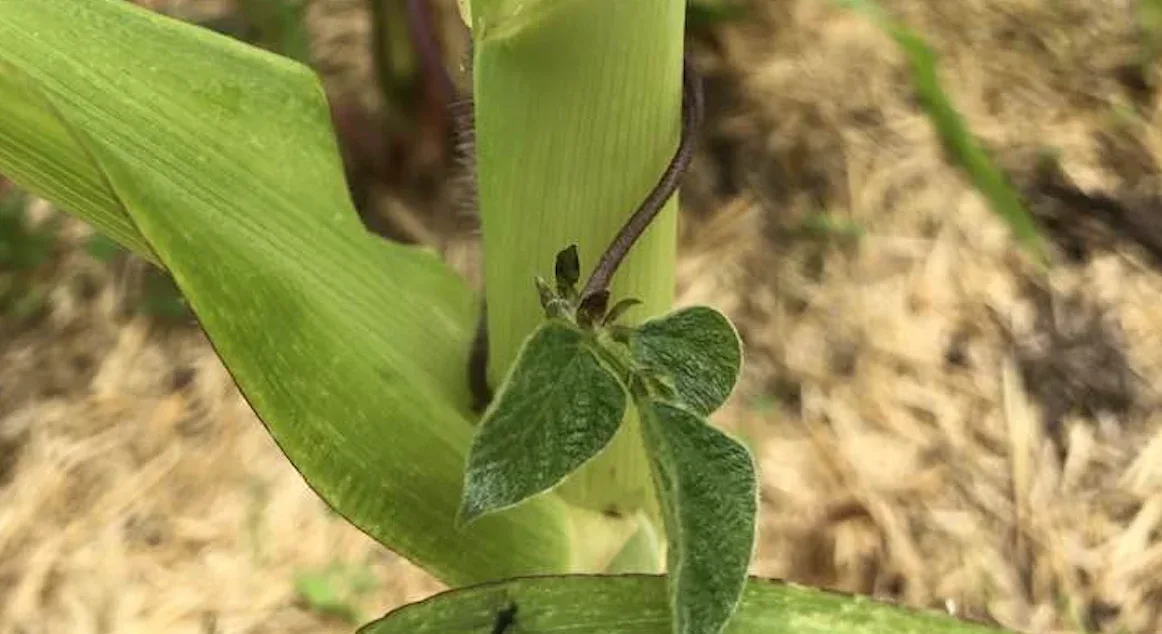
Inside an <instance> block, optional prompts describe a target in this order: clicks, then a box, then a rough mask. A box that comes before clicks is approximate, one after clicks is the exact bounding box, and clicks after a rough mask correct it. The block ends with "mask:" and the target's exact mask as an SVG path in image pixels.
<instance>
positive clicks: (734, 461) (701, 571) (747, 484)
mask: <svg viewBox="0 0 1162 634" xmlns="http://www.w3.org/2000/svg"><path fill="white" fill-rule="evenodd" d="M637 406H638V413H639V415H640V417H641V420H642V434H643V436H644V437H645V440H646V446H647V447H648V448H649V454H650V463H651V467H652V471H653V475H654V483H655V485H656V487H657V490H658V497H659V500H660V502H661V507H662V517H663V519H664V521H665V526H666V537H667V538H668V539H669V550H668V554H667V571H668V580H669V588H670V605H671V608H672V610H673V615H674V629H673V631H674V632H675V633H676V634H717V633H718V632H721V631H722V628H723V627H724V626H725V625H726V623H727V621H728V620H729V619H730V617H731V614H732V613H733V612H734V609H735V607H736V606H737V605H738V601H739V597H740V596H741V595H742V590H743V586H745V585H746V571H747V567H748V566H749V565H750V558H751V555H752V553H753V552H754V542H755V513H756V511H757V509H758V498H757V489H756V485H755V468H754V461H753V460H752V459H751V456H750V453H749V452H748V451H747V450H746V448H745V447H743V446H742V445H740V444H739V443H737V442H735V441H734V440H733V439H731V438H730V437H729V436H727V435H726V434H723V433H722V432H720V431H718V430H717V429H715V428H714V427H712V426H710V425H709V424H707V422H706V420H705V419H703V418H702V417H700V416H697V415H696V414H694V413H692V412H690V411H689V410H686V409H683V408H680V407H675V406H673V405H670V404H668V403H662V402H658V401H648V400H645V399H641V400H639V401H638V403H637Z"/></svg>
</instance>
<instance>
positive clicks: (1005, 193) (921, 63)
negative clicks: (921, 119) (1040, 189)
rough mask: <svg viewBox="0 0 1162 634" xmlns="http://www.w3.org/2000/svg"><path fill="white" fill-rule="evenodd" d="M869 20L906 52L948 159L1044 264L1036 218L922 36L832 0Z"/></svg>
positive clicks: (855, 0)
mask: <svg viewBox="0 0 1162 634" xmlns="http://www.w3.org/2000/svg"><path fill="white" fill-rule="evenodd" d="M832 2H834V3H835V4H837V5H839V6H842V7H846V8H849V9H852V10H855V11H858V12H860V13H862V14H864V15H866V16H868V17H869V18H870V19H871V20H872V21H873V22H875V23H876V24H877V25H878V26H879V27H880V28H882V29H883V30H884V32H885V33H887V34H888V35H889V36H890V37H891V38H892V39H893V40H895V41H896V44H897V45H898V46H899V47H900V49H901V50H902V51H903V52H904V54H905V55H906V56H907V58H908V62H909V64H910V65H911V67H912V85H913V87H914V88H915V90H916V95H917V96H918V97H919V99H920V103H921V105H922V106H923V108H924V111H925V112H926V113H927V115H928V119H929V120H930V121H931V122H932V125H933V127H934V128H935V129H936V133H937V134H938V135H939V136H940V140H941V142H942V143H943V144H944V148H945V151H946V152H947V154H948V156H949V158H950V159H951V160H952V161H953V162H954V163H955V164H956V165H957V166H959V167H960V168H961V169H962V170H964V172H965V174H967V175H968V177H969V179H970V180H971V181H972V183H973V185H974V186H975V187H976V189H977V190H978V191H979V192H980V193H981V194H983V195H984V197H985V199H986V200H987V201H988V202H989V206H990V207H991V208H992V210H993V212H994V213H996V214H997V215H998V216H1000V218H1001V219H1002V220H1003V221H1004V222H1005V223H1006V224H1007V225H1008V226H1009V230H1010V231H1011V232H1012V233H1013V236H1014V237H1016V239H1017V241H1018V243H1020V245H1021V246H1022V247H1023V248H1024V249H1025V250H1026V251H1028V252H1029V253H1030V254H1032V255H1033V256H1034V257H1036V258H1037V259H1038V261H1040V262H1042V263H1044V262H1045V260H1046V254H1045V250H1044V245H1043V244H1042V242H1041V235H1040V233H1039V231H1038V228H1037V223H1036V221H1034V219H1033V216H1032V214H1030V213H1029V211H1028V210H1027V209H1025V205H1024V202H1023V201H1022V200H1021V196H1020V194H1018V193H1017V190H1016V189H1015V188H1014V187H1013V186H1012V184H1011V183H1009V181H1008V179H1007V178H1006V176H1005V174H1004V173H1003V172H1002V171H1001V170H1000V169H999V168H998V167H997V166H996V164H995V163H994V162H993V160H992V158H991V157H990V156H989V154H988V152H986V151H985V150H984V148H983V147H981V145H980V143H979V142H978V141H977V140H976V137H975V136H973V134H972V131H971V130H969V128H968V124H967V123H966V122H965V120H964V117H963V116H962V115H961V114H960V111H958V110H957V109H956V106H955V105H954V104H953V103H952V100H951V99H950V98H949V97H948V94H947V93H946V92H945V91H944V88H943V86H942V85H941V83H940V75H939V72H938V69H937V67H936V53H935V52H934V51H933V50H932V48H931V47H930V46H928V44H927V42H925V41H924V38H922V37H921V36H920V35H919V34H917V33H915V32H914V31H912V30H910V29H908V28H906V27H904V26H903V25H901V24H898V23H896V22H895V21H893V20H892V19H891V18H890V17H889V16H888V14H887V13H886V12H885V11H884V10H883V9H882V8H881V7H880V6H879V5H878V4H876V3H875V2H874V0H832Z"/></svg>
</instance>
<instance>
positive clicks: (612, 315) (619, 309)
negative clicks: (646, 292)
mask: <svg viewBox="0 0 1162 634" xmlns="http://www.w3.org/2000/svg"><path fill="white" fill-rule="evenodd" d="M641 303H642V300H640V299H636V298H633V297H627V298H626V299H623V300H621V301H619V302H617V303H616V304H614V305H613V308H610V309H609V312H607V313H605V321H604V325H606V326H612V325H614V324H616V323H617V320H618V319H621V316H622V315H624V314H625V311H627V310H629V309H631V308H633V307H634V306H637V305H638V304H641Z"/></svg>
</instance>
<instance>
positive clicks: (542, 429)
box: [459, 319, 626, 522]
mask: <svg viewBox="0 0 1162 634" xmlns="http://www.w3.org/2000/svg"><path fill="white" fill-rule="evenodd" d="M596 345H597V344H596V342H594V341H593V340H592V339H591V335H589V334H587V333H584V332H582V331H580V330H578V329H577V328H576V327H574V326H573V325H571V324H569V323H567V322H565V321H564V320H560V319H551V320H549V321H546V322H545V323H544V324H542V325H541V326H540V327H538V328H537V329H536V330H535V331H533V333H532V334H531V335H530V336H529V337H528V339H526V340H525V343H524V345H523V346H522V347H521V350H520V353H519V354H518V355H517V359H516V362H515V363H514V364H513V367H512V370H511V371H510V372H509V375H508V376H507V377H506V378H505V380H504V382H503V383H502V384H501V386H500V389H499V390H498V392H497V394H496V397H495V399H494V400H493V402H492V405H491V406H490V407H489V409H488V410H487V411H485V413H484V420H483V421H482V422H481V425H480V430H479V431H478V432H477V434H476V438H475V440H474V441H473V444H472V449H471V451H470V453H469V455H468V469H467V473H466V474H465V477H464V495H463V499H462V502H461V505H460V515H459V517H460V520H461V521H463V522H469V521H471V520H473V519H475V518H477V517H479V516H481V515H484V514H485V513H491V512H493V511H498V510H500V509H504V508H507V507H510V506H513V505H516V504H519V503H520V502H522V501H524V500H526V499H528V498H529V497H532V496H534V495H536V494H538V493H542V492H544V491H547V490H549V489H551V488H552V487H554V486H556V485H557V484H558V483H560V482H561V480H563V479H564V478H565V476H567V475H569V474H570V473H572V472H573V471H574V470H576V469H577V468H578V467H580V466H581V465H582V464H584V463H585V462H586V461H587V460H589V459H590V458H592V457H593V456H595V455H597V453H598V452H600V451H601V450H602V449H604V448H605V446H606V445H607V444H609V441H610V440H611V439H612V438H613V435H614V433H616V432H617V429H618V426H619V425H620V424H621V420H622V417H624V416H625V405H626V393H625V388H624V387H623V386H622V384H621V381H619V380H618V379H617V377H616V376H615V375H614V374H613V372H612V371H610V370H609V369H607V367H606V366H605V365H604V364H603V363H602V362H601V361H600V360H599V358H598V352H597V348H596Z"/></svg>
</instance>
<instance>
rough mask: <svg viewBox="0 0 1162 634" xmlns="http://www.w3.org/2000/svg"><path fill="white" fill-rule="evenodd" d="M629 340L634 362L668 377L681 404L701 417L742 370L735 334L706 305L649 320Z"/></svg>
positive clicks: (721, 399)
mask: <svg viewBox="0 0 1162 634" xmlns="http://www.w3.org/2000/svg"><path fill="white" fill-rule="evenodd" d="M629 341H630V344H629V345H630V350H631V352H632V353H633V357H634V360H635V361H637V362H638V363H640V364H642V365H643V366H645V367H646V368H648V369H650V370H653V371H656V372H659V373H661V374H662V375H664V376H668V377H669V378H670V379H671V380H672V381H673V383H674V389H675V390H676V391H677V393H678V397H679V398H680V399H681V402H682V404H684V405H685V406H687V407H689V408H690V409H691V410H693V411H694V412H697V413H699V414H702V415H703V416H707V415H709V414H710V413H711V412H713V411H714V410H716V409H718V408H719V407H721V406H722V403H723V402H725V401H726V397H728V396H730V392H731V390H733V389H734V384H735V383H736V382H737V381H738V373H739V371H740V370H741V369H742V345H741V343H740V342H739V339H738V333H737V332H736V331H735V329H734V326H733V325H731V323H730V320H729V319H727V318H726V317H725V316H724V315H723V314H722V313H720V312H718V311H716V310H714V309H713V308H709V307H707V306H693V307H691V308H685V309H682V310H678V311H675V312H673V313H670V314H668V315H664V316H662V317H659V318H657V319H651V320H649V321H647V322H645V323H643V324H642V325H641V326H640V327H639V328H637V329H636V330H634V332H633V333H632V334H631V335H630V340H629Z"/></svg>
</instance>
